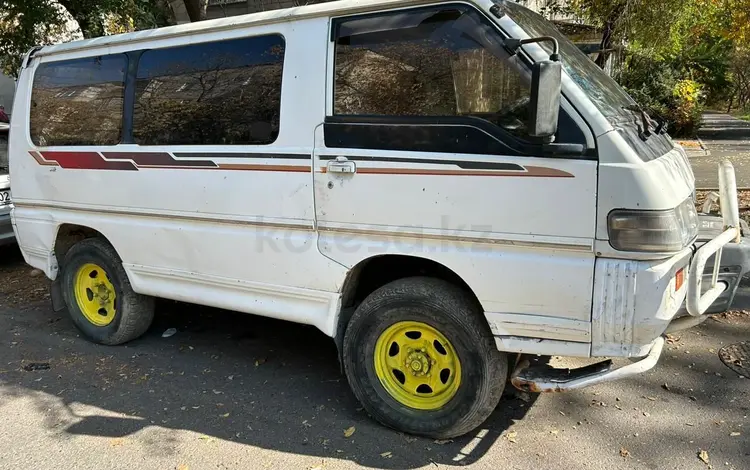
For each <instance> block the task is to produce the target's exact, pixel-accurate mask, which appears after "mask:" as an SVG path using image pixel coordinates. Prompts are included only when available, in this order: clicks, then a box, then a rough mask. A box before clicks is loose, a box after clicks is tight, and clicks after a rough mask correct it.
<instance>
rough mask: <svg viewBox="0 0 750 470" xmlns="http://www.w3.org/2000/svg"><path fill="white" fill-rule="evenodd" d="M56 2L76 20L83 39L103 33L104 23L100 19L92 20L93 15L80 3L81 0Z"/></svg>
mask: <svg viewBox="0 0 750 470" xmlns="http://www.w3.org/2000/svg"><path fill="white" fill-rule="evenodd" d="M58 3H59V4H60V5H62V6H63V7H64V8H65V9H66V10H68V13H70V16H72V17H73V19H74V20H76V22H77V23H78V27H79V28H81V34H83V37H84V38H85V39H88V38H95V37H97V36H101V35H102V34H103V33H104V24H103V23H102V22H101V21H99V22H97V21H92V18H94V16H93V15H91V12H90V11H88V10H87V9H86V8H85V6H84V5H82V4H81V3H82V2H79V1H76V0H59V2H58Z"/></svg>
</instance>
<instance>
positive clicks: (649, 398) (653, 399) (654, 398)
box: [646, 397, 656, 401]
mask: <svg viewBox="0 0 750 470" xmlns="http://www.w3.org/2000/svg"><path fill="white" fill-rule="evenodd" d="M646 398H647V399H648V400H651V401H656V397H646Z"/></svg>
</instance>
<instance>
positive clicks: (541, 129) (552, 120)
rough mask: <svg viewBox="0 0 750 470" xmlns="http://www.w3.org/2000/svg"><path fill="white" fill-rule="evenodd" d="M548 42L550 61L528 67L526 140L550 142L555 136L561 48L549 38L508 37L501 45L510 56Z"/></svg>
mask: <svg viewBox="0 0 750 470" xmlns="http://www.w3.org/2000/svg"><path fill="white" fill-rule="evenodd" d="M536 42H551V43H552V54H550V56H549V60H543V61H540V62H535V63H534V65H533V66H532V68H531V103H530V104H531V108H530V116H529V121H530V123H529V124H530V128H529V137H534V138H537V139H540V140H542V141H544V142H545V143H550V142H552V139H553V138H554V136H555V134H556V133H557V121H558V118H559V117H560V95H561V93H562V63H561V62H560V45H559V44H558V43H557V39H555V38H553V37H551V36H539V37H535V38H529V39H515V38H508V39H506V40H505V41H503V46H505V48H506V49H507V50H508V52H510V53H511V54H516V53H518V50H519V49H520V48H521V46H523V45H524V44H532V43H536Z"/></svg>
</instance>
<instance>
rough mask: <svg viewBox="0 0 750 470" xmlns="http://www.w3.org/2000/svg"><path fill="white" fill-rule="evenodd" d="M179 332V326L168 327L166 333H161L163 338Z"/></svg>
mask: <svg viewBox="0 0 750 470" xmlns="http://www.w3.org/2000/svg"><path fill="white" fill-rule="evenodd" d="M175 333H177V328H168V329H167V330H166V331H164V333H162V334H161V337H162V338H169V337H170V336H174V334H175Z"/></svg>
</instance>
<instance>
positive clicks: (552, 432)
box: [549, 429, 560, 435]
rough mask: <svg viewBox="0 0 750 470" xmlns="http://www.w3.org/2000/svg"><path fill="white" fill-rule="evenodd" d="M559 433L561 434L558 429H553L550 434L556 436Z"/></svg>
mask: <svg viewBox="0 0 750 470" xmlns="http://www.w3.org/2000/svg"><path fill="white" fill-rule="evenodd" d="M559 432H560V431H558V430H557V429H553V430H551V431H550V432H549V433H550V434H554V435H557V433H559Z"/></svg>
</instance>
